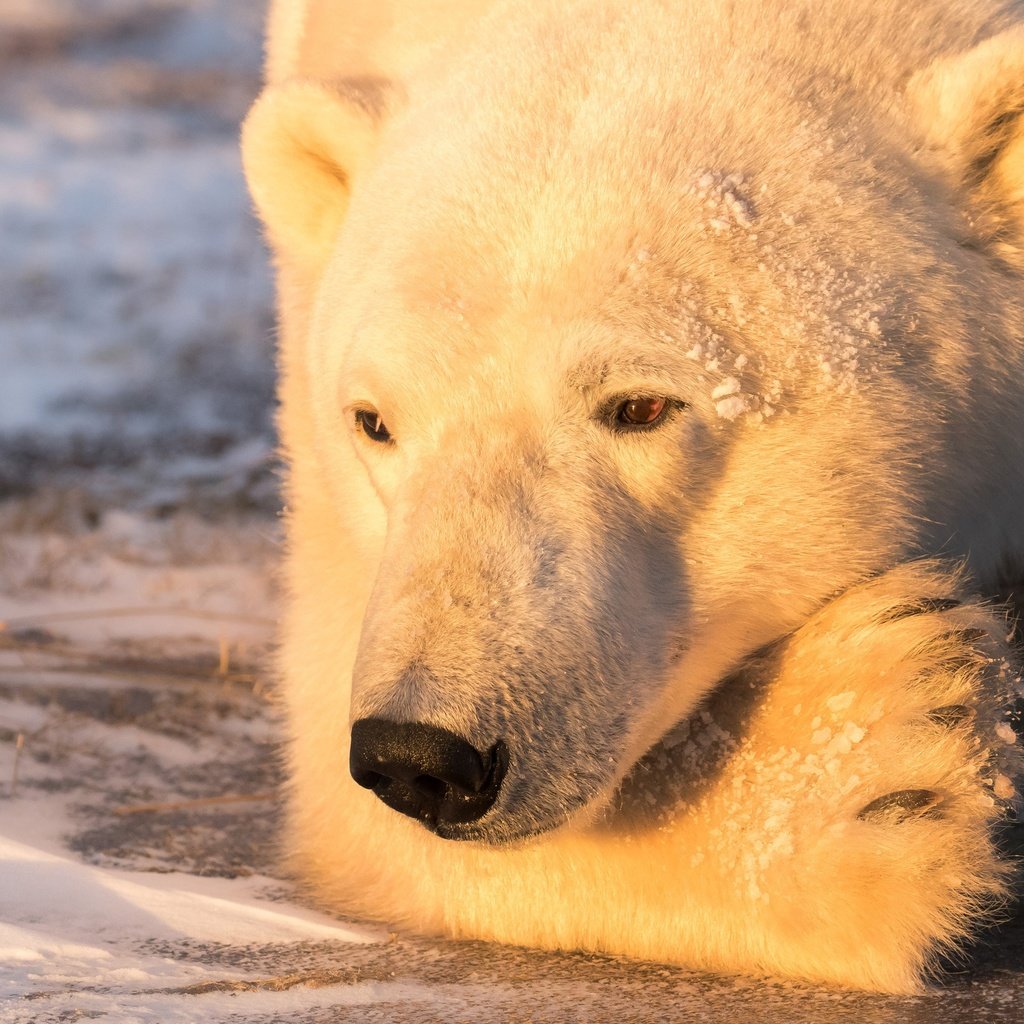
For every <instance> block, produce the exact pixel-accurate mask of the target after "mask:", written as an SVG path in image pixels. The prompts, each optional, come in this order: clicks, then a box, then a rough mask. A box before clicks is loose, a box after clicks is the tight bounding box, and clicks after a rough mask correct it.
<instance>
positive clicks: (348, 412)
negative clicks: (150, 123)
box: [243, 0, 1024, 992]
mask: <svg viewBox="0 0 1024 1024" xmlns="http://www.w3.org/2000/svg"><path fill="white" fill-rule="evenodd" d="M1022 20H1024V12H1022V9H1021V7H1020V6H1019V5H1014V4H1010V5H1005V4H1001V3H997V2H994V0H960V2H955V0H949V2H940V0H910V2H908V3H903V4H892V3H890V2H889V0H865V2H864V3H860V4H849V3H847V2H842V3H841V2H839V0H825V2H821V0H816V2H813V3H812V2H807V3H804V2H800V0H796V2H793V0H777V2H775V0H768V2H765V0H735V2H728V3H727V2H725V0H721V2H719V0H710V2H709V0H699V2H698V0H674V2H667V0H666V2H658V0H641V2H637V0H530V2H527V0H520V2H510V3H468V2H461V3H460V2H434V3H422V4H418V3H413V2H412V0H405V2H390V3H389V2H382V3H374V4H369V3H364V2H356V0H345V2H333V3H332V2H329V0H309V2H306V3H302V2H298V0H296V2H288V0H278V2H277V3H275V5H274V7H273V10H272V15H271V19H270V29H269V40H268V59H267V74H268V85H267V88H266V90H265V92H264V94H263V95H262V96H261V98H260V99H259V100H258V101H257V103H256V105H255V106H254V108H253V112H252V113H251V115H250V117H249V119H248V121H247V123H246V126H245V131H244V136H243V155H244V159H245V165H246V173H247V176H248V178H249V181H250V186H251V189H252V193H253V196H254V199H255V202H256V205H257V208H258V210H259V212H260V214H261V216H262V217H263V219H264V220H265V222H266V224H267V230H268V236H269V238H270V240H271V242H272V244H273V246H274V251H275V258H276V262H277V269H278V295H279V309H280V320H281V372H282V381H281V389H280V394H281V401H282V412H281V417H280V425H281V431H282V438H283V445H284V450H285V453H286V456H287V458H288V462H289V466H290V470H289V479H288V505H289V513H288V537H289V552H288V563H287V569H286V572H287V587H288V595H289V598H288V602H289V603H288V608H287V613H286V621H285V626H284V636H283V647H282V669H283V674H284V688H283V692H284V697H285V701H286V705H287V708H288V715H289V734H290V747H289V756H290V766H291V805H290V807H291V810H290V821H289V828H288V843H289V848H290V850H291V852H292V854H293V857H294V862H295V864H296V865H297V867H298V869H299V870H300V872H301V873H302V875H303V876H304V877H305V878H306V879H307V880H308V881H309V882H310V883H311V884H312V885H313V886H314V887H315V890H316V892H317V893H318V894H319V896H320V897H321V898H322V899H323V900H324V901H326V902H328V903H331V904H332V905H334V906H336V907H338V908H340V909H344V910H349V911H352V912H355V913H359V914H366V915H370V916H373V917H379V918H383V919H386V920H389V921H392V922H395V923H397V924H402V925H406V926H409V927H411V928H414V929H418V930H421V931H425V932H433V933H443V934H448V935H455V936H464V937H478V938H485V939H495V940H499V941H503V942H511V943H520V944H526V945H535V946H541V947H549V948H587V949H595V950H603V951H608V952H614V953H622V954H626V955H630V956H636V957H646V958H652V959H659V960H666V961H674V962H680V963H685V964H690V965H694V966H702V967H709V968H714V969H719V970H731V971H738V972H755V973H775V974H783V975H788V976H792V977H799V978H805V979H811V980H816V981H824V982H831V983H837V984H841V985H848V986H855V987H862V988H870V989H877V990H882V991H891V992H910V991H915V990H917V989H918V987H919V986H920V985H921V983H922V980H923V979H924V978H925V977H926V976H927V975H928V972H929V971H930V970H932V969H934V968H935V966H936V958H937V957H938V956H939V955H940V954H942V953H944V952H949V951H953V950H956V949H957V948H958V947H959V945H960V944H961V943H962V942H963V941H964V939H965V938H966V937H967V936H968V935H969V934H970V933H971V932H972V930H973V929H974V928H976V926H977V925H979V924H980V923H983V922H984V921H986V920H988V919H989V918H990V917H991V915H992V914H993V913H994V912H995V911H997V910H998V909H999V908H1000V907H1001V906H1002V905H1003V904H1004V903H1005V901H1006V900H1007V898H1008V894H1009V888H1008V876H1009V872H1008V868H1007V866H1006V865H1005V864H1004V863H1002V862H1001V860H1000V858H999V856H998V854H997V849H996V843H995V839H996V832H997V828H998V825H999V823H1000V822H1001V821H1002V820H1003V819H1004V818H1005V816H1006V814H1007V813H1008V809H1009V808H1010V807H1011V806H1012V805H1013V804H1014V803H1015V801H1016V794H1015V788H1014V786H1015V781H1016V780H1017V777H1018V776H1019V774H1020V744H1019V743H1017V742H1015V736H1014V731H1013V729H1012V728H1011V724H1010V722H1009V721H1008V720H1005V713H1006V711H1007V709H1008V708H1009V707H1010V706H1011V704H1012V701H1013V700H1014V698H1015V694H1016V687H1017V682H1016V677H1015V670H1014V663H1013V657H1014V655H1013V652H1012V651H1011V650H1010V649H1009V646H1008V641H1007V640H1006V639H1005V636H1006V633H1007V626H1006V623H1005V622H1004V621H1003V620H1002V619H1001V618H1000V617H999V616H998V615H997V614H996V613H995V612H993V611H992V610H991V609H989V608H987V607H986V606H985V605H984V604H983V603H982V602H981V601H980V600H979V599H978V598H977V596H975V595H977V594H985V593H994V592H995V590H996V589H997V587H998V586H999V585H1000V584H1001V583H1003V582H1005V579H1004V576H1005V574H1006V573H1007V572H1010V571H1013V570H1015V569H1018V568H1019V566H1020V564H1021V559H1022V556H1024V519H1022V517H1021V515H1020V509H1021V507H1022V506H1024V475H1022V473H1021V466H1022V464H1024V402H1022V399H1021V380H1022V377H1024V373H1022V371H1024V340H1022V332H1024V306H1022V297H1021V284H1022V281H1021V276H1022V269H1024V257H1022V255H1021V241H1022V232H1024V116H1022V111H1024V46H1022V35H1021V33H1022V31H1024V29H1022V28H1021V22H1022ZM644 396H660V397H666V398H667V399H668V404H667V407H666V408H667V411H666V414H665V415H664V417H663V418H662V420H660V421H659V422H658V423H657V424H656V426H655V428H654V429H651V430H646V431H636V430H623V429H620V424H619V421H617V420H616V418H615V410H616V409H617V408H618V407H619V406H620V405H621V403H622V401H623V400H626V399H630V398H642V397H644ZM366 410H370V411H371V412H372V414H373V416H375V417H380V422H381V423H386V425H387V430H388V431H389V432H390V437H391V441H390V443H383V442H381V441H380V440H378V441H374V440H373V439H371V437H370V436H368V434H367V433H366V432H365V431H364V429H363V428H362V426H361V425H360V420H359V414H360V413H361V412H362V411H366ZM922 559H931V560H927V561H922ZM935 559H940V560H938V561H937V560H935ZM961 561H963V562H965V563H966V569H964V570H962V571H961V570H960V569H954V568H951V566H954V565H957V564H958V563H959V562H961ZM367 717H377V718H386V719H390V720H393V721H400V722H423V723H428V724H430V725H432V726H435V727H438V728H443V729H445V730H448V731H450V732H453V733H456V734H458V735H459V736H462V737H465V738H466V739H467V741H468V742H469V743H471V744H473V745H474V746H475V747H476V749H477V750H485V749H487V748H488V747H490V746H491V745H492V744H493V743H494V742H495V740H499V739H500V740H501V741H503V742H505V743H507V745H508V748H509V751H510V768H509V772H508V775H507V777H506V780H505V782H504V783H503V785H502V789H501V794H500V797H499V799H498V800H497V803H496V804H495V805H494V807H493V808H492V809H491V810H489V811H488V812H487V813H486V814H485V815H484V816H483V817H482V818H481V819H480V821H479V822H478V823H474V826H473V829H472V830H470V831H467V833H466V838H467V839H469V840H472V841H467V842H458V841H452V840H445V839H441V838H439V837H437V836H435V835H433V834H431V832H429V831H428V830H427V829H425V828H423V827H421V826H420V825H419V824H417V823H415V822H414V821H412V820H409V819H407V818H404V817H402V816H401V815H400V814H398V813H396V812H395V811H393V810H391V809H389V808H388V807H386V806H385V805H384V804H383V803H381V802H380V801H378V800H377V799H376V798H375V797H374V795H373V794H372V793H370V792H367V791H366V790H364V789H361V788H359V787H358V786H357V785H356V784H355V782H353V780H352V778H351V777H350V775H349V771H348V752H349V729H350V725H351V722H352V721H354V720H357V719H361V718H367Z"/></svg>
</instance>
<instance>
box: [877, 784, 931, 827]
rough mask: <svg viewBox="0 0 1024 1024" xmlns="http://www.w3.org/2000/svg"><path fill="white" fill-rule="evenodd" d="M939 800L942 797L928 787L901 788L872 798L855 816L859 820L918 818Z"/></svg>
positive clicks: (897, 820)
mask: <svg viewBox="0 0 1024 1024" xmlns="http://www.w3.org/2000/svg"><path fill="white" fill-rule="evenodd" d="M941 802H942V797H941V796H940V795H939V794H938V793H935V792H933V791H932V790H930V789H901V790H899V791H898V792H896V793H886V794H885V796H880V797H878V799H877V800H872V801H871V803H869V804H868V805H867V806H866V807H863V808H861V810H860V811H859V812H858V813H857V817H858V818H859V819H860V820H861V821H871V820H875V821H877V820H879V819H882V820H886V819H887V820H889V821H894V822H899V821H906V820H907V819H908V818H919V817H921V816H922V815H924V814H927V813H929V812H930V811H933V810H934V809H935V808H936V807H937V806H938V805H939V804H940V803H941Z"/></svg>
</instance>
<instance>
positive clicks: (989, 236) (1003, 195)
mask: <svg viewBox="0 0 1024 1024" xmlns="http://www.w3.org/2000/svg"><path fill="white" fill-rule="evenodd" d="M909 97H910V100H911V103H912V107H913V112H914V114H915V116H916V119H917V123H918V125H919V126H920V128H921V130H922V133H923V137H924V142H925V145H926V147H927V148H928V149H930V150H931V151H933V153H936V154H937V155H938V156H939V158H940V160H941V161H942V163H943V164H944V165H945V167H946V169H947V170H948V172H950V173H951V174H952V175H953V176H954V180H955V183H956V185H957V186H958V187H959V188H962V189H964V190H965V191H966V193H967V197H968V213H969V216H970V217H971V219H972V222H973V227H974V229H975V231H976V232H977V233H978V234H979V235H980V240H981V242H982V243H983V244H985V245H986V246H988V247H990V248H993V249H995V250H996V251H998V252H999V253H1000V254H1001V255H1002V256H1003V257H1004V258H1008V259H1012V260H1014V261H1015V262H1020V261H1021V259H1022V258H1024V26H1017V27H1015V28H1012V29H1009V30H1007V31H1005V32H1002V33H1000V34H999V35H996V36H993V37H992V38H990V39H987V40H985V42H983V43H980V44H979V45H977V46H976V47H974V48H973V49H971V50H968V51H966V52H965V53H960V54H957V55H955V56H953V57H944V58H940V59H939V60H937V61H936V62H935V63H934V64H932V65H931V66H929V67H928V68H926V69H925V70H924V71H921V72H919V73H918V74H917V75H915V76H914V78H912V79H911V82H910V86H909Z"/></svg>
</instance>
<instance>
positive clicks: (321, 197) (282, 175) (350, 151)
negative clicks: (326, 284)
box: [242, 79, 387, 270]
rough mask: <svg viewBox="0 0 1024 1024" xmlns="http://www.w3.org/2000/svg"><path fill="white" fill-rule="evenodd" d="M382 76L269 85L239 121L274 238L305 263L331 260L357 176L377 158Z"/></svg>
mask: <svg viewBox="0 0 1024 1024" xmlns="http://www.w3.org/2000/svg"><path fill="white" fill-rule="evenodd" d="M386 96H387V90H386V86H385V85H384V84H383V83H379V82H375V81H372V82H361V83H348V82H341V83H325V82H315V81H307V80H300V79H293V80H290V81H286V82H282V83H281V84H279V85H272V86H270V87H269V88H267V89H266V90H265V91H264V92H263V93H262V95H261V96H260V97H259V99H257V100H256V102H255V104H253V107H252V109H251V110H250V111H249V114H248V116H247V117H246V119H245V124H244V125H243V127H242V163H243V165H244V167H245V176H246V179H247V180H248V183H249V191H250V193H251V194H252V198H253V202H254V203H255V204H256V209H257V211H258V212H259V215H260V217H261V218H262V220H263V222H264V224H265V225H266V227H267V232H268V234H269V236H270V241H271V244H272V245H273V246H274V248H275V249H276V250H277V251H278V252H279V253H281V254H284V255H286V256H288V257H289V258H292V259H296V260H298V261H299V262H300V263H301V264H302V265H304V266H305V267H306V268H307V269H314V270H315V269H316V268H318V267H320V266H321V265H322V264H323V263H324V262H326V260H327V258H328V256H329V254H330V250H331V246H332V244H333V242H334V239H335V237H336V235H337V233H338V229H339V228H340V227H341V222H342V220H343V219H344V216H345V211H346V209H347V208H348V202H349V197H350V195H351V190H352V182H353V180H354V179H355V178H356V177H358V175H359V173H360V172H361V171H362V169H363V168H364V167H365V166H366V164H367V163H368V161H369V160H370V159H371V158H372V156H373V153H374V151H375V150H376V146H377V139H378V137H379V134H380V125H381V122H382V121H383V112H384V109H385V106H386V102H385V101H386Z"/></svg>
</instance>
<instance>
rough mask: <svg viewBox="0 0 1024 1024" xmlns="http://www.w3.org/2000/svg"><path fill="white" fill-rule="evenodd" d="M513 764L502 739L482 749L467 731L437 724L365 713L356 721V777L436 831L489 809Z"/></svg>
mask: <svg viewBox="0 0 1024 1024" xmlns="http://www.w3.org/2000/svg"><path fill="white" fill-rule="evenodd" d="M507 768H508V751H507V750H506V748H505V745H504V744H503V743H501V742H499V743H497V744H495V746H494V747H493V748H492V749H491V750H489V751H487V752H486V753H485V754H481V753H480V752H479V751H477V750H476V748H475V747H473V746H472V745H471V744H469V743H468V742H467V741H466V740H464V739H463V738H462V737H461V736H457V735H455V733H452V732H448V730H446V729H440V728H438V727H436V726H432V725H424V724H421V723H418V722H390V721H388V720H386V719H381V718H361V719H359V720H358V721H357V722H355V723H354V724H353V726H352V747H351V752H350V757H349V770H350V771H351V773H352V778H353V779H354V780H355V781H356V782H357V783H358V784H359V785H360V786H363V787H364V788H366V789H370V790H372V791H373V792H374V793H375V794H376V795H377V796H378V797H379V798H380V799H381V800H382V801H383V802H384V803H385V804H387V805H388V806H389V807H391V808H392V809H394V810H396V811H400V812H401V813H402V814H406V815H408V816H409V817H411V818H416V819H417V820H419V821H422V822H423V823H424V824H425V825H427V826H428V827H429V828H430V829H432V830H433V831H438V830H439V827H440V826H447V825H458V824H464V823H466V822H470V821H476V820H477V819H478V818H480V817H482V816H483V815H484V814H486V812H487V811H488V810H489V809H490V808H491V807H492V806H493V804H494V802H495V801H496V800H497V798H498V791H499V789H500V788H501V784H502V781H503V779H504V776H505V772H506V769H507Z"/></svg>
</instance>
